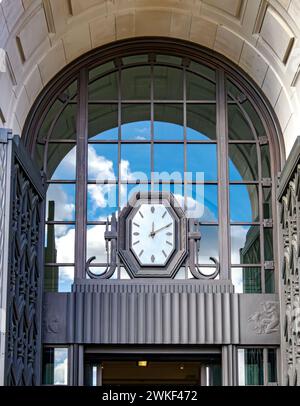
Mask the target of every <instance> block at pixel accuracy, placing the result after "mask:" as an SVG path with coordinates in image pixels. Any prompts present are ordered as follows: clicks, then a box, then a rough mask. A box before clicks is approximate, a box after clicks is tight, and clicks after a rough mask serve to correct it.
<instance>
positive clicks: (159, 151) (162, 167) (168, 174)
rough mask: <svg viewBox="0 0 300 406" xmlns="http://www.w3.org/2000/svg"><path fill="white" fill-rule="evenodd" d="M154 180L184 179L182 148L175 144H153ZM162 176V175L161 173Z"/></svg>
mask: <svg viewBox="0 0 300 406" xmlns="http://www.w3.org/2000/svg"><path fill="white" fill-rule="evenodd" d="M154 172H155V174H154V179H155V181H158V180H159V179H165V180H168V179H170V180H171V179H173V180H176V181H183V179H184V146H183V145H180V144H178V145H176V144H155V146H154ZM163 172H164V174H163V175H162V173H163Z"/></svg>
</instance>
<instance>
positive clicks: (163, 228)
mask: <svg viewBox="0 0 300 406" xmlns="http://www.w3.org/2000/svg"><path fill="white" fill-rule="evenodd" d="M171 225H172V223H170V224H168V225H167V226H164V227H162V228H159V229H158V230H156V231H153V233H151V234H154V235H156V234H157V233H159V232H160V231H163V230H165V229H166V228H169V227H171Z"/></svg>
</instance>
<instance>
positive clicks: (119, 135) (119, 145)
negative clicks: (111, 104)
mask: <svg viewBox="0 0 300 406" xmlns="http://www.w3.org/2000/svg"><path fill="white" fill-rule="evenodd" d="M121 81H122V68H121V66H119V67H118V211H120V209H121V203H122V202H121V159H122V150H121V148H122V94H121Z"/></svg>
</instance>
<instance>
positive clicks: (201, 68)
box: [189, 61, 216, 81]
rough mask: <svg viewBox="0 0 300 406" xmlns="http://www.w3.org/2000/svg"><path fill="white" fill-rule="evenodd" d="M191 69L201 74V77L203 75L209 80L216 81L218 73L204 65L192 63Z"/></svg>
mask: <svg viewBox="0 0 300 406" xmlns="http://www.w3.org/2000/svg"><path fill="white" fill-rule="evenodd" d="M189 69H190V70H191V71H193V72H195V73H199V74H200V75H203V76H205V77H207V78H208V79H211V80H213V81H214V80H215V78H216V72H215V71H214V70H213V69H211V68H209V67H208V66H205V65H202V64H200V63H197V62H194V61H191V63H190V66H189Z"/></svg>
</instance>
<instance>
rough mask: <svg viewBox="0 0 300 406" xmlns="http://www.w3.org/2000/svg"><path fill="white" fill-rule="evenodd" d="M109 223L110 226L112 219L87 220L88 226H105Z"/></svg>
mask: <svg viewBox="0 0 300 406" xmlns="http://www.w3.org/2000/svg"><path fill="white" fill-rule="evenodd" d="M106 224H108V225H109V226H110V225H111V222H110V221H108V222H107V221H87V226H105V225H106Z"/></svg>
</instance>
